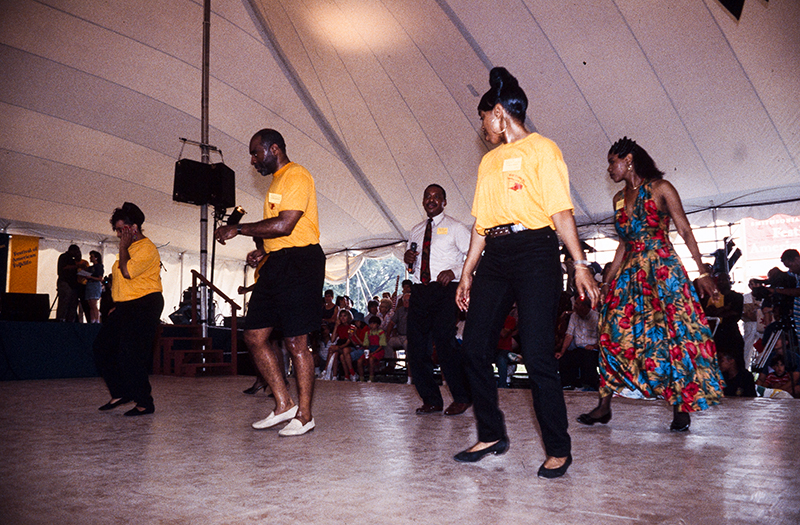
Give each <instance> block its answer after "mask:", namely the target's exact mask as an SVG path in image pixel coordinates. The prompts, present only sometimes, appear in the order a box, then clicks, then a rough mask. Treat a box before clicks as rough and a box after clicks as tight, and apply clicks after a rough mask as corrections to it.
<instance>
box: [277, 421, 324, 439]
mask: <svg viewBox="0 0 800 525" xmlns="http://www.w3.org/2000/svg"><path fill="white" fill-rule="evenodd" d="M315 426H316V424H315V423H314V420H313V419H312V420H311V421H309V422H308V423H306V424H305V425H304V424H302V423H301V422H300V420H299V419H292V420H291V421H289V424H288V425H286V426H285V427H283V428H282V429H281V430H280V432H278V435H279V436H282V437H286V436H302V435H303V434H305V433H306V432H311V431H312V430H314V427H315Z"/></svg>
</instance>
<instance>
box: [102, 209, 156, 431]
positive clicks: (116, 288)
mask: <svg viewBox="0 0 800 525" xmlns="http://www.w3.org/2000/svg"><path fill="white" fill-rule="evenodd" d="M110 222H111V226H112V228H113V229H114V232H116V234H117V237H118V238H119V257H118V258H117V261H116V262H115V263H114V266H113V267H112V269H111V276H112V280H111V297H112V298H113V299H114V309H113V310H111V312H110V313H109V315H108V319H107V320H106V322H105V323H103V327H102V328H101V329H100V332H99V333H98V334H97V338H96V339H95V341H94V355H95V362H96V363H97V368H98V370H99V371H100V375H102V376H103V379H104V380H105V382H106V386H107V387H108V390H109V392H110V393H111V400H110V401H109V402H108V403H106V404H105V405H103V406H101V407H100V410H111V409H112V408H116V407H118V406H120V405H124V404H126V403H130V402H131V401H135V402H136V406H135V407H134V408H132V409H130V410H128V411H127V412H125V415H126V416H141V415H145V414H152V413H153V412H155V405H154V404H153V397H152V396H151V395H150V391H151V389H150V380H149V379H148V377H147V368H148V364H149V362H150V352H151V350H152V348H153V343H154V342H155V338H156V332H157V330H158V325H159V323H160V320H161V311H162V310H163V308H164V296H163V295H162V293H161V292H162V287H161V258H160V256H159V255H158V249H157V248H156V246H155V244H153V242H152V241H151V240H150V239H148V238H147V237H145V236H144V234H143V233H142V223H143V222H144V213H142V210H140V209H139V207H138V206H136V205H135V204H132V203H130V202H126V203H125V204H123V205H122V208H117V209H116V210H114V213H113V214H112V215H111V221H110Z"/></svg>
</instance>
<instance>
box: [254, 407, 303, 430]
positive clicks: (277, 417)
mask: <svg viewBox="0 0 800 525" xmlns="http://www.w3.org/2000/svg"><path fill="white" fill-rule="evenodd" d="M297 409H298V406H297V405H295V406H293V407H292V408H290V409H289V410H287V411H286V412H282V413H280V414H276V413H275V411H272V412H270V413H269V415H268V416H267V417H265V418H264V419H261V420H259V421H256V422H255V423H253V428H255V429H257V430H261V429H264V428H269V427H274V426H275V425H277V424H278V423H283V422H284V421H288V420H290V419H292V418H293V417H294V416H296V415H297Z"/></svg>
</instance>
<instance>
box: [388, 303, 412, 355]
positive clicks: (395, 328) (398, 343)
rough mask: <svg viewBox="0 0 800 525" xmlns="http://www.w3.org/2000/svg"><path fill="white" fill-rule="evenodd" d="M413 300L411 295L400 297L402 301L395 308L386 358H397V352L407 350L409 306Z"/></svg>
mask: <svg viewBox="0 0 800 525" xmlns="http://www.w3.org/2000/svg"><path fill="white" fill-rule="evenodd" d="M410 300H411V294H410V293H404V294H403V295H402V296H400V301H399V303H398V305H397V308H395V311H394V316H392V331H391V332H390V333H389V345H388V348H387V349H386V357H395V356H396V355H397V354H396V351H397V350H400V349H403V350H405V348H406V344H407V342H408V339H407V337H406V328H407V327H408V304H409V301H410Z"/></svg>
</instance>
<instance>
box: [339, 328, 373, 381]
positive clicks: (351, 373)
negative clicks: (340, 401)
mask: <svg viewBox="0 0 800 525" xmlns="http://www.w3.org/2000/svg"><path fill="white" fill-rule="evenodd" d="M379 322H380V321H379ZM353 324H354V329H353V330H352V331H351V333H350V341H351V343H352V346H351V348H350V350H349V351H344V352H341V361H342V368H343V369H344V373H345V375H346V376H347V379H349V380H350V381H358V375H356V371H355V370H354V369H353V361H356V362H358V360H359V359H360V358H361V356H363V355H364V350H365V348H364V346H363V345H362V343H363V341H364V336H365V335H366V333H367V332H368V331H369V325H368V324H366V323H364V321H356V322H355V323H353ZM362 375H363V374H362Z"/></svg>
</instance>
